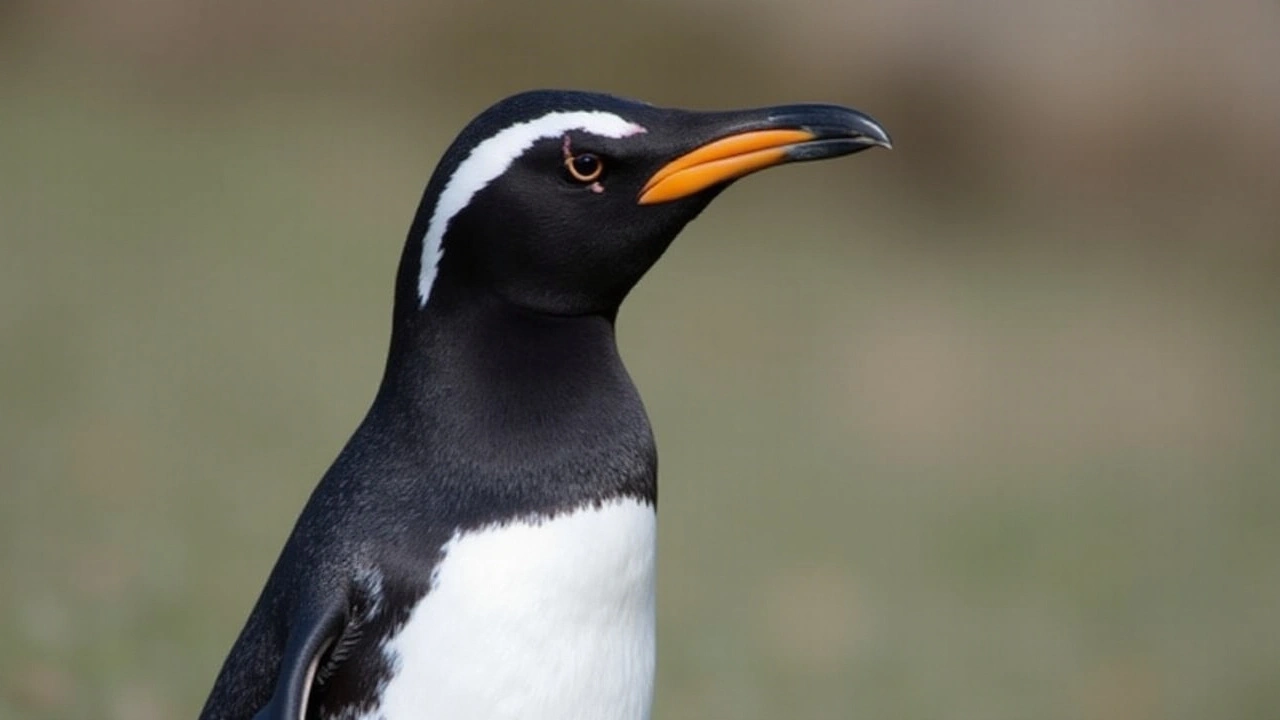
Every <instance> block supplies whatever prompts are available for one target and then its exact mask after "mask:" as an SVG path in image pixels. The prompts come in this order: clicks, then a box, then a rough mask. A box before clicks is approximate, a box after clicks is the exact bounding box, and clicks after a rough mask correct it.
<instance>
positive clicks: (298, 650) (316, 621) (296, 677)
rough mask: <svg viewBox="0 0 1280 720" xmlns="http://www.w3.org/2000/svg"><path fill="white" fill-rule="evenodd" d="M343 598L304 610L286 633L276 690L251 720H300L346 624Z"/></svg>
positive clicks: (332, 599) (337, 597)
mask: <svg viewBox="0 0 1280 720" xmlns="http://www.w3.org/2000/svg"><path fill="white" fill-rule="evenodd" d="M346 616H347V602H346V598H345V597H340V596H334V597H332V598H331V599H330V601H329V602H328V603H327V604H325V605H319V606H313V607H311V608H306V609H304V611H303V612H300V613H299V614H298V622H296V623H295V624H294V625H293V628H292V629H291V630H290V631H289V640H288V642H287V644H286V645H285V648H284V657H283V658H282V659H281V661H280V672H279V674H278V675H277V676H276V689H275V692H274V693H272V695H271V701H270V702H268V703H267V705H266V707H264V708H262V709H261V710H259V711H258V713H257V714H256V715H254V716H253V720H303V719H304V718H305V717H306V712H307V698H308V696H309V695H310V693H311V683H312V681H313V680H314V679H315V674H316V669H317V668H318V667H319V665H320V659H321V658H323V657H324V654H325V651H326V650H328V649H329V647H330V646H331V645H332V644H333V641H334V640H335V639H336V638H337V637H338V635H340V634H341V633H342V628H343V627H344V626H345V624H346Z"/></svg>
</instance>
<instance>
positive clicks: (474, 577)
mask: <svg viewBox="0 0 1280 720" xmlns="http://www.w3.org/2000/svg"><path fill="white" fill-rule="evenodd" d="M655 536H656V516H655V514H654V510H653V507H652V506H651V505H649V504H646V503H642V502H639V501H636V500H631V499H625V500H617V501H612V502H609V503H606V504H604V505H602V506H599V507H595V506H588V507H585V508H583V509H581V510H578V511H575V512H573V513H570V514H565V515H559V516H557V517H555V518H553V519H551V520H544V521H539V522H534V523H510V524H506V525H501V526H496V527H491V528H486V529H482V530H479V531H476V532H469V533H466V534H462V535H457V536H455V537H454V538H453V539H452V540H451V541H450V542H449V543H448V544H447V545H446V547H445V553H444V557H443V559H442V560H441V561H440V564H439V565H438V566H437V568H436V570H435V573H434V575H433V582H432V587H431V590H430V592H428V593H427V594H426V595H425V596H424V597H423V598H422V600H421V601H420V602H419V603H418V605H417V606H416V607H415V608H414V609H413V611H412V613H411V614H410V616H409V619H408V621H407V623H406V624H405V626H404V627H403V628H402V629H401V630H400V632H399V633H398V634H397V635H395V636H394V637H393V638H392V639H391V640H390V641H389V642H388V643H387V645H386V646H384V650H383V651H384V652H385V653H386V656H387V659H388V661H389V663H390V665H391V667H392V668H393V669H394V670H393V676H392V678H391V680H390V681H389V682H388V683H387V685H386V687H385V689H384V690H383V693H382V695H381V698H380V701H379V703H378V706H377V707H376V708H374V709H372V710H371V711H370V712H369V713H367V714H366V715H365V716H364V718H366V720H372V719H374V718H384V719H385V720H422V719H429V720H454V719H456V720H464V719H465V720H500V719H506V718H511V719H513V720H514V719H515V718H519V719H520V720H553V719H554V720H604V719H605V718H607V719H609V720H645V719H646V718H648V717H649V709H650V704H651V702H652V696H653V669H654V554H655Z"/></svg>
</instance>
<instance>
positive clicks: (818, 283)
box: [0, 0, 1280, 720]
mask: <svg viewBox="0 0 1280 720" xmlns="http://www.w3.org/2000/svg"><path fill="white" fill-rule="evenodd" d="M543 86H553V87H554V86H564V87H580V88H589V89H597V90H607V91H611V92H614V93H618V94H622V95H628V96H633V97H638V98H642V99H645V100H648V101H651V102H654V103H658V104H669V105H680V106H688V107H696V108H726V107H741V106H751V105H762V104H774V103H780V102H789V101H801V100H822V101H832V102H839V103H845V104H849V105H852V106H854V107H857V108H860V109H862V110H865V111H867V112H869V113H871V114H872V115H874V116H875V117H877V118H878V119H879V120H881V121H882V122H883V123H884V125H885V126H886V127H888V128H889V130H890V132H891V133H892V134H893V136H894V140H895V145H896V149H895V150H893V152H881V151H876V152H868V153H866V154H863V155H859V156H858V157H857V158H854V159H851V160H847V161H839V162H831V163H823V164H818V165H809V166H805V167H790V168H784V169H780V170H774V171H771V172H768V173H764V174H762V175H760V176H757V177H753V178H751V179H749V180H746V181H744V182H742V183H741V184H740V185H739V186H737V187H736V188H734V189H733V190H732V191H731V192H728V193H726V194H725V195H724V196H723V197H722V198H721V199H720V200H718V201H716V203H715V204H714V205H713V206H712V207H711V208H710V209H709V210H708V211H707V212H706V213H705V214H704V216H703V217H702V218H701V219H700V220H698V221H697V222H696V223H694V224H693V225H692V226H691V227H690V228H689V229H688V230H687V231H686V232H685V234H684V235H683V236H682V237H681V239H680V240H679V241H678V242H677V243H676V244H675V246H674V247H673V248H672V250H671V251H670V252H669V253H668V255H667V256H666V258H665V259H664V260H663V261H662V262H661V263H660V264H659V265H658V267H657V268H656V269H655V270H654V271H653V272H652V273H651V274H650V276H649V277H648V278H647V279H646V280H645V282H644V283H643V284H642V285H641V286H640V288H639V289H638V290H637V291H636V292H635V294H634V295H633V297H632V298H631V300H630V301H629V303H628V305H627V306H626V307H625V308H624V309H623V314H622V316H621V318H620V321H619V333H620V340H621V343H622V346H623V348H622V349H623V353H624V356H625V357H626V359H627V361H628V363H629V366H630V368H631V371H632V372H633V374H634V376H635V380H636V382H637V384H638V385H639V387H640V389H641V392H642V394H643V395H644V397H645V399H646V402H647V404H648V407H649V411H650V414H651V417H652V421H653V425H654V427H655V430H656V433H657V437H658V444H659V448H660V451H661V454H662V502H661V517H662V533H661V548H660V567H661V574H660V585H659V608H660V610H659V612H660V641H659V644H660V653H659V657H660V659H659V677H658V691H657V692H658V696H657V706H656V710H655V717H656V718H663V719H667V720H682V719H686V718H688V719H692V718H726V719H729V718H741V719H743V720H755V719H759V720H765V719H767V718H780V717H788V718H832V719H834V718H851V717H866V718H904V719H910V718H921V719H933V718H956V719H968V718H971V719H974V720H999V719H1004V718H1007V719H1009V720H1020V719H1024V718H1040V719H1042V720H1059V719H1061V720H1067V719H1080V720H1121V719H1132V720H1143V719H1164V718H1168V719H1174V720H1176V719H1186V720H1191V719H1193V718H1196V719H1198V718H1207V717H1214V718H1240V719H1249V718H1260V719H1261V718H1275V717H1276V716H1277V715H1276V713H1277V708H1280V559H1278V558H1277V551H1278V550H1280V450H1277V439H1280V438H1278V433H1280V322H1277V321H1278V320H1280V312H1278V310H1280V304H1278V303H1280V284H1278V283H1277V279H1278V277H1280V5H1277V4H1275V3H1273V2H1257V1H1251V0H1223V1H1222V2H1218V3H1167V2H1157V1H1156V0H1108V1H1106V2H1104V1H1102V0H1081V1H1079V2H1074V3H1051V2H1032V3H1022V2H1014V1H1013V0H983V1H981V2H970V3H943V4H940V3H935V2H923V1H921V0H895V1H894V2H873V1H869V0H857V1H851V2H845V3H829V2H818V1H817V0H789V1H788V2H786V3H782V2H765V1H764V0H737V1H736V2H729V1H728V0H684V1H682V2H670V1H661V0H659V1H651V2H645V3H617V4H611V5H609V4H602V3H597V2H586V1H585V0H562V1H558V2H529V3H501V2H496V1H492V0H478V1H472V2H462V1H461V0H447V1H437V2H430V3H422V2H408V1H407V0H377V1H374V2H367V3H343V2H336V1H334V0H312V1H311V2H301V1H300V0H293V1H286V2H277V3H255V2H246V1H243V0H229V1H227V2H221V3H209V2H199V1H198V0H7V1H6V2H3V3H0V498H2V499H0V718H3V719H4V720H8V719H9V718H22V719H25V718H33V719H43V718H49V719H55V718H56V719H60V720H61V719H73V720H74V719H79V718H85V719H88V718H106V719H108V720H113V719H125V718H129V719H134V720H152V719H155V720H161V719H165V718H183V717H194V716H195V714H196V713H197V712H198V710H199V708H200V706H201V704H202V702H203V700H204V697H205V694H206V693H207V691H208V689H209V687H210V685H211V683H212V680H213V677H214V675H215V673H216V671H217V669H218V667H219V665H220V663H221V662H222V659H223V657H224V655H225V653H226V652H227V650H228V648H229V647H230V644H231V642H232V640H233V639H234V637H235V634H236V633H237V632H238V631H239V629H240V626H241V623H242V622H243V620H244V618H245V616H246V614H247V613H248V611H249V609H250V607H251V604H252V603H253V601H254V599H255V597H256V595H257V593H258V591H259V589H260V587H261V584H262V582H263V580H264V578H265V576H266V573H267V571H268V570H269V568H270V565H271V564H272V563H273V562H274V560H275V557H276V553H277V552H278V549H279V547H280V545H281V544H282V542H283V541H284V538H285V535H286V533H287V532H288V531H289V529H290V527H291V525H292V522H293V520H294V518H295V516H296V514H297V512H298V511H299V509H300V508H301V506H302V503H303V501H304V499H305V497H306V496H307V494H308V493H309V492H310V490H311V488H312V487H313V485H314V483H315V482H316V480H317V479H318V478H319V476H320V474H321V472H323V470H324V469H325V468H326V467H327V465H328V463H329V462H330V461H331V460H332V458H333V457H334V455H335V454H336V452H337V451H338V449H339V448H340V446H341V444H342V443H343V442H344V441H345V439H346V437H347V435H348V434H349V433H350V432H351V430H352V429H353V428H354V426H355V423H356V422H357V421H358V420H359V418H360V417H361V414H362V413H363V411H364V410H365V408H366V407H367V404H368V402H369V401H370V400H371V398H372V394H373V390H374V389H375V387H376V385H377V382H378V379H379V373H380V371H381V367H382V362H383V353H384V350H385V346H386V339H387V331H388V323H389V317H390V302H391V282H392V277H393V274H394V272H395V265H396V262H397V259H398V257H399V252H400V245H401V242H402V241H403V237H404V233H405V230H406V228H407V227H408V222H409V220H410V217H411V214H412V212H413V210H414V208H415V206H416V203H417V200H418V197H419V194H420V192H421V188H422V185H423V184H424V183H425V181H426V179H427V177H428V175H429V174H430V172H431V169H432V168H433V167H434V164H435V161H436V159H437V158H438V157H439V155H440V153H441V152H442V151H443V150H444V147H445V145H446V144H447V143H448V142H449V141H450V140H451V139H452V137H453V135H454V134H455V133H456V131H457V130H458V129H459V128H460V127H461V126H462V125H463V124H464V123H465V122H466V121H467V120H468V119H470V118H471V117H472V116H473V115H475V114H476V113H478V112H479V111H480V110H481V109H483V108H484V107H485V106H487V105H488V104H489V103H491V102H493V101H494V100H496V99H498V98H500V97H502V96H505V95H507V94H510V93H512V92H515V91H518V90H521V89H526V88H529V87H543Z"/></svg>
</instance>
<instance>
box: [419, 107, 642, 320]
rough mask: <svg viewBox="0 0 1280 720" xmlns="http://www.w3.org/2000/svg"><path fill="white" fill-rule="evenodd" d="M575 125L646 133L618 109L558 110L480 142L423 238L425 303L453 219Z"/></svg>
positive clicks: (618, 133)
mask: <svg viewBox="0 0 1280 720" xmlns="http://www.w3.org/2000/svg"><path fill="white" fill-rule="evenodd" d="M570 130H582V131H584V132H589V133H591V134H592V135H600V136H602V137H609V138H623V137H627V136H629V135H635V134H637V133H642V132H645V129H644V128H643V127H641V126H639V125H636V124H635V123H633V122H630V121H627V120H624V119H622V118H621V117H619V116H617V115H614V114H613V113H607V112H600V111H576V112H553V113H548V114H546V115H543V116H542V117H540V118H537V119H534V120H529V121H527V122H521V123H516V124H515V125H512V126H511V127H508V128H506V129H504V130H502V131H501V132H499V133H498V134H496V135H494V136H493V137H491V138H489V139H487V140H485V141H483V142H481V143H480V144H479V145H476V146H475V148H474V149H473V150H472V151H471V154H470V155H468V156H467V158H466V159H465V160H463V161H462V162H461V163H459V165H458V168H457V169H456V170H454V171H453V175H452V176H450V178H449V182H447V183H445V186H444V190H443V191H442V192H441V193H440V198H439V199H438V200H437V201H436V207H435V211H434V212H432V213H431V222H429V223H428V224H427V232H426V234H425V235H424V236H423V238H422V261H421V269H420V271H419V273H418V298H419V300H420V303H419V304H420V305H426V304H427V298H428V297H430V295H431V286H432V284H433V283H435V280H436V267H437V265H438V264H439V263H440V257H441V256H442V255H443V254H444V250H443V248H442V247H441V243H442V242H443V240H444V232H445V230H446V229H448V227H449V221H451V220H452V219H453V216H455V215H457V214H458V213H459V212H461V211H462V209H463V208H465V207H466V206H467V203H469V202H471V198H472V197H474V196H475V194H476V193H478V192H480V191H481V190H483V189H484V188H485V186H487V185H488V184H489V183H490V182H493V180H494V179H496V178H497V177H498V176H500V175H502V173H504V172H506V171H507V168H509V167H511V163H513V162H515V161H516V158H518V157H520V156H521V155H523V154H524V152H525V151H526V150H528V149H529V148H530V147H533V144H534V143H536V142H537V141H539V140H542V139H544V138H549V137H557V136H560V135H563V134H565V133H566V132H569V131H570Z"/></svg>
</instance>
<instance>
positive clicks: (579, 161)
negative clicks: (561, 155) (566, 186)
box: [564, 153, 604, 183]
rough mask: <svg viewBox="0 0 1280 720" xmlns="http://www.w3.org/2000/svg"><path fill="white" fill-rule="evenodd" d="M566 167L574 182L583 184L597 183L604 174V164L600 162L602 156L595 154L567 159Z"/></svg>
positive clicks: (565, 160)
mask: <svg viewBox="0 0 1280 720" xmlns="http://www.w3.org/2000/svg"><path fill="white" fill-rule="evenodd" d="M564 166H565V169H567V170H568V171H569V175H570V176H571V177H572V178H573V179H574V180H577V181H578V182H582V183H589V182H595V181H596V180H599V179H600V174H601V173H603V172H604V163H603V162H601V161H600V156H599V155H596V154H594V153H582V154H580V155H574V156H572V157H567V158H565V159H564Z"/></svg>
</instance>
